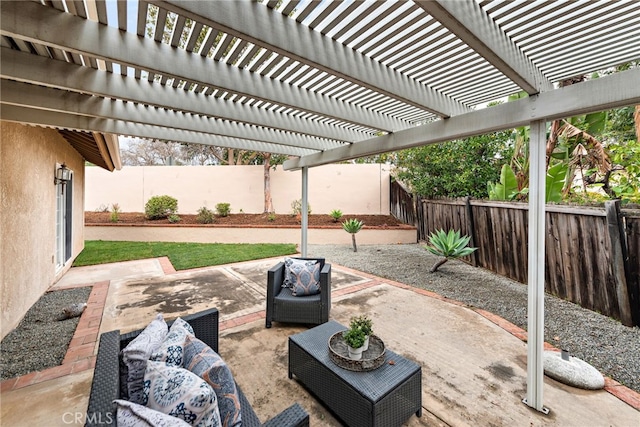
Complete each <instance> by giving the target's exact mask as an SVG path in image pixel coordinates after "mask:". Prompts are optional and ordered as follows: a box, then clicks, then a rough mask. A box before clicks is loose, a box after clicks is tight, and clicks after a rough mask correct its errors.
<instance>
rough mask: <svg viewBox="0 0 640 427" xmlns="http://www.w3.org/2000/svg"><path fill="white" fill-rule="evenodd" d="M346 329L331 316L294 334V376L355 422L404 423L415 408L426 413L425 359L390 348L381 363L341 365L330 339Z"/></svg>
mask: <svg viewBox="0 0 640 427" xmlns="http://www.w3.org/2000/svg"><path fill="white" fill-rule="evenodd" d="M345 329H346V328H345V327H344V326H342V325H341V324H339V323H338V322H335V321H330V322H327V323H324V324H322V325H320V326H317V327H315V328H313V329H310V330H308V331H305V332H302V333H299V334H296V335H292V336H291V337H289V378H292V377H293V376H295V377H296V379H297V380H298V381H299V382H300V383H302V384H303V385H304V386H305V387H306V388H307V390H309V391H310V392H311V393H312V394H314V395H315V396H316V397H317V398H318V399H319V400H320V401H321V402H322V403H324V404H325V406H326V407H327V408H329V409H330V410H331V411H332V412H333V413H334V414H335V415H336V416H337V417H338V418H339V419H340V420H341V421H342V422H343V423H344V424H346V425H348V426H350V427H357V426H366V427H369V426H379V427H383V426H384V427H393V426H400V425H402V423H404V422H405V421H406V420H407V419H408V418H410V417H411V415H413V414H416V415H417V416H421V415H422V370H421V368H420V365H418V364H416V363H414V362H412V361H411V360H408V359H406V358H404V357H402V356H400V355H398V354H396V353H394V352H392V351H390V350H389V349H387V350H386V352H385V355H386V360H385V363H384V364H383V365H382V366H381V367H380V368H378V369H375V370H373V371H369V372H353V371H349V370H346V369H342V368H340V367H338V366H337V365H336V364H335V363H333V361H332V360H331V359H330V357H329V351H328V346H327V344H328V341H329V338H330V337H331V336H332V335H333V334H335V333H336V332H339V331H342V330H345ZM389 362H391V363H389Z"/></svg>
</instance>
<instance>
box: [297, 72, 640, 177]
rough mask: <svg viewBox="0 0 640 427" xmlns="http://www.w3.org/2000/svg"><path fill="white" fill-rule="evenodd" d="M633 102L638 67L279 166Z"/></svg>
mask: <svg viewBox="0 0 640 427" xmlns="http://www.w3.org/2000/svg"><path fill="white" fill-rule="evenodd" d="M634 104H640V68H635V69H631V70H627V71H623V72H619V73H615V74H612V75H610V76H606V77H601V78H598V79H593V80H589V81H586V82H583V83H577V84H573V85H571V86H566V87H563V88H560V89H556V90H553V91H550V92H542V93H540V94H539V95H535V96H532V97H529V98H524V99H520V100H518V101H513V102H508V103H506V104H502V105H497V106H494V107H490V108H485V109H482V110H478V111H474V112H473V113H467V114H462V115H460V116H456V117H451V118H449V119H446V120H439V121H437V122H433V123H428V124H426V125H423V126H418V127H415V128H412V129H407V130H404V131H400V132H397V133H394V134H388V135H383V136H379V137H375V138H372V139H370V140H367V141H361V142H358V143H355V144H351V145H349V146H344V147H340V148H335V149H333V150H327V151H325V152H323V153H316V154H311V155H309V156H305V157H302V158H300V159H292V160H288V161H286V162H285V163H284V169H286V170H292V169H300V168H302V167H304V166H309V167H312V166H319V165H324V164H328V163H334V162H337V161H344V160H348V159H356V158H358V157H364V156H372V155H375V154H380V153H386V152H390V151H398V150H403V149H405V148H412V147H417V146H420V145H427V144H434V143H437V142H443V141H451V140H454V139H460V138H466V137H470V136H474V135H482V134H485V133H489V132H495V131H499V130H504V129H511V128H515V127H519V126H527V125H528V124H529V123H530V122H532V121H536V120H542V119H545V120H547V121H550V120H555V119H561V118H565V117H572V116H577V115H580V114H587V113H591V112H596V111H602V110H609V109H612V108H619V107H624V106H627V105H634Z"/></svg>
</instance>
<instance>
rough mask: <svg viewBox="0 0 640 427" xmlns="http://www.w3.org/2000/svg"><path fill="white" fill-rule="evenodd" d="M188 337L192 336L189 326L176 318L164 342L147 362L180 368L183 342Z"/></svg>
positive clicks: (191, 329)
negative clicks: (151, 361) (162, 363)
mask: <svg viewBox="0 0 640 427" xmlns="http://www.w3.org/2000/svg"><path fill="white" fill-rule="evenodd" d="M188 335H191V336H193V328H191V325H190V324H188V323H187V322H185V321H184V320H182V319H181V318H179V317H178V318H177V319H176V320H175V321H174V322H173V325H171V328H170V329H169V333H168V334H167V336H166V337H165V338H164V341H163V342H162V343H161V344H160V346H159V347H158V349H157V350H156V351H154V352H153V354H151V357H150V358H149V360H153V361H155V362H165V363H166V364H167V365H170V366H176V367H182V366H183V363H182V355H183V352H184V349H183V347H184V340H185V338H186V337H187V336H188Z"/></svg>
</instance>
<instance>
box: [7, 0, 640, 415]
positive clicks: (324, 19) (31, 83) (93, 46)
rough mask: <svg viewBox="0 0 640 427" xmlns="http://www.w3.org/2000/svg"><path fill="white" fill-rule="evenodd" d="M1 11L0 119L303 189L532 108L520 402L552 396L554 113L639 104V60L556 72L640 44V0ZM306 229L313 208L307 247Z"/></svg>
mask: <svg viewBox="0 0 640 427" xmlns="http://www.w3.org/2000/svg"><path fill="white" fill-rule="evenodd" d="M0 12H1V22H0V32H1V35H2V39H1V43H2V47H1V50H0V59H1V61H0V70H1V71H0V74H1V78H2V82H1V83H2V86H1V98H0V99H1V102H2V112H1V119H2V120H8V121H15V122H21V123H28V124H35V125H40V126H49V127H55V128H58V129H67V130H72V131H75V130H77V131H91V132H97V133H104V134H116V135H129V136H138V137H146V138H158V139H165V140H173V141H180V142H189V143H198V144H209V145H216V146H222V147H231V148H238V149H246V150H253V151H262V152H271V153H278V154H284V155H289V156H291V157H290V160H288V161H287V162H286V163H285V164H284V168H285V169H289V170H292V169H302V172H303V173H302V176H303V190H302V191H303V196H304V197H303V199H304V201H305V203H306V191H307V190H306V182H307V171H308V168H309V167H313V166H318V165H322V164H327V163H333V162H338V161H343V160H347V159H353V158H357V157H362V156H367V155H373V154H377V153H383V152H388V151H395V150H400V149H404V148H409V147H415V146H420V145H425V144H432V143H437V142H442V141H447V140H452V139H458V138H463V137H467V136H472V135H479V134H483V133H487V132H491V131H495V130H500V129H509V128H513V127H517V126H523V125H530V126H531V141H530V146H531V175H532V176H531V178H530V218H529V325H528V331H529V338H528V346H529V355H528V356H529V360H528V381H527V384H528V386H527V396H526V399H525V402H526V403H527V404H528V405H529V406H531V407H533V408H535V409H537V410H539V411H544V407H543V403H542V384H543V383H542V378H543V369H542V349H543V328H544V325H543V318H544V316H543V313H544V307H543V297H544V200H545V199H544V175H545V169H544V164H545V162H544V156H545V151H544V150H545V143H546V141H545V134H546V122H547V121H549V120H553V119H557V118H563V117H570V116H573V115H578V114H584V113H588V112H594V111H601V110H605V109H610V108H615V107H621V106H627V105H633V104H638V103H640V69H638V68H632V69H630V70H628V71H624V72H619V73H616V74H613V75H610V76H607V77H602V78H598V79H587V80H586V81H584V82H581V83H576V84H573V85H571V86H567V87H562V88H560V87H559V84H558V83H559V82H561V81H563V80H566V79H569V78H572V77H574V76H582V75H589V74H591V73H592V72H594V71H597V70H604V69H607V68H610V67H613V66H616V65H619V64H622V63H625V62H629V61H638V60H640V2H638V1H636V0H619V1H610V0H600V1H597V0H576V1H560V0H558V1H541V0H533V1H531V0H514V1H503V0H459V1H455V0H429V1H329V0H322V1H319V0H301V1H297V0H282V1H275V0H260V1H257V2H256V1H250V0H237V1H143V0H139V1H135V0H134V1H117V2H116V1H109V2H104V1H96V0H84V1H83V0H76V1H71V0H42V1H38V2H36V1H16V2H13V1H2V3H1V5H0ZM158 23H159V24H158ZM519 91H525V92H526V93H527V94H528V95H529V96H528V97H527V98H524V99H521V100H519V101H515V102H510V103H508V104H502V105H498V106H494V107H490V108H477V107H484V106H485V105H486V104H487V103H488V102H490V101H494V100H498V99H500V98H504V97H505V96H507V95H510V94H513V93H516V92H519ZM306 211H307V210H306V208H305V207H303V209H302V212H303V213H304V212H306ZM305 230H306V218H303V233H302V234H303V236H302V246H301V247H302V252H303V254H304V253H306V231H305Z"/></svg>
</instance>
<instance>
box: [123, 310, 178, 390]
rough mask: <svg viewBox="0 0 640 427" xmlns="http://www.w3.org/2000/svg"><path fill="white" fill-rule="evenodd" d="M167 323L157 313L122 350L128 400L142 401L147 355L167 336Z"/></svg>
mask: <svg viewBox="0 0 640 427" xmlns="http://www.w3.org/2000/svg"><path fill="white" fill-rule="evenodd" d="M167 332H168V328H167V323H166V322H165V321H164V319H163V318H162V314H158V315H157V316H156V318H155V319H154V320H153V321H151V323H149V325H148V326H147V327H146V328H145V329H144V330H143V331H142V332H141V333H140V334H139V335H138V336H137V337H135V338H134V339H133V341H131V342H130V343H129V345H128V346H126V347H125V348H124V349H123V350H122V361H123V362H124V364H125V365H126V366H127V392H128V396H129V400H130V401H131V402H134V403H142V400H143V398H142V387H143V379H144V373H145V370H146V368H147V361H148V360H149V356H151V354H152V353H153V352H154V351H155V350H156V349H157V348H158V347H159V346H160V344H162V341H163V340H164V338H165V337H166V336H167Z"/></svg>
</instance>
